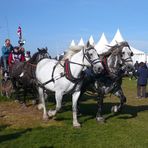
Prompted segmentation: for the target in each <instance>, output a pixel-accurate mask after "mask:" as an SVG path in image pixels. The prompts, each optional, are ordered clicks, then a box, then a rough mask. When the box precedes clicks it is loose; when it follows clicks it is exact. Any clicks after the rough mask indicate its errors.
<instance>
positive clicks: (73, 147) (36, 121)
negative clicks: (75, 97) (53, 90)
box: [0, 79, 148, 148]
mask: <svg viewBox="0 0 148 148" xmlns="http://www.w3.org/2000/svg"><path fill="white" fill-rule="evenodd" d="M123 90H124V92H125V94H126V96H127V104H126V105H125V107H124V109H123V111H122V113H121V114H118V115H114V114H113V113H111V111H110V110H111V106H113V105H114V104H116V103H118V102H119V100H118V99H117V98H116V97H114V96H107V97H106V98H105V105H104V117H105V118H106V123H103V124H101V123H97V122H96V120H95V114H96V111H97V108H96V101H95V99H94V98H93V97H91V96H87V97H86V96H85V97H86V100H85V101H82V102H81V104H80V107H81V110H82V115H81V116H80V117H79V121H80V122H81V124H82V128H79V129H75V128H73V127H72V112H71V99H70V98H68V97H66V98H65V100H66V101H65V103H64V107H63V110H62V112H61V113H59V114H58V115H57V117H56V118H55V119H54V120H53V119H52V120H49V121H47V122H44V121H42V113H41V112H40V111H38V110H37V109H36V107H33V106H31V105H30V106H29V107H28V108H27V109H23V108H21V107H20V105H19V104H17V103H14V101H7V100H6V99H4V98H1V99H0V100H1V101H0V148H51V147H59V148H99V147H100V148H119V147H123V148H124V147H125V148H127V147H128V148H147V147H148V99H142V100H138V99H136V81H135V80H129V79H125V80H124V83H123ZM48 107H54V102H50V103H48Z"/></svg>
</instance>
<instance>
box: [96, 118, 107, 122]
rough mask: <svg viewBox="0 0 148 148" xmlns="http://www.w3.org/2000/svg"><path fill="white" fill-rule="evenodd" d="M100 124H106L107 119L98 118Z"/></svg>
mask: <svg viewBox="0 0 148 148" xmlns="http://www.w3.org/2000/svg"><path fill="white" fill-rule="evenodd" d="M96 120H97V122H98V123H105V122H106V121H105V119H104V118H103V117H96Z"/></svg>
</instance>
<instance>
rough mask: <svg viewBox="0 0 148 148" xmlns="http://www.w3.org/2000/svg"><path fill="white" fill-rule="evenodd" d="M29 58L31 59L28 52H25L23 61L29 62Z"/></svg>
mask: <svg viewBox="0 0 148 148" xmlns="http://www.w3.org/2000/svg"><path fill="white" fill-rule="evenodd" d="M30 58H31V54H30V51H26V54H25V60H26V61H28V60H30Z"/></svg>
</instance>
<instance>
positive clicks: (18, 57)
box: [8, 46, 25, 67]
mask: <svg viewBox="0 0 148 148" xmlns="http://www.w3.org/2000/svg"><path fill="white" fill-rule="evenodd" d="M23 61H25V57H24V55H23V54H22V53H21V52H20V51H19V47H17V46H16V47H14V48H13V51H12V52H11V53H10V54H9V58H8V63H9V67H11V66H12V64H14V63H17V62H23Z"/></svg>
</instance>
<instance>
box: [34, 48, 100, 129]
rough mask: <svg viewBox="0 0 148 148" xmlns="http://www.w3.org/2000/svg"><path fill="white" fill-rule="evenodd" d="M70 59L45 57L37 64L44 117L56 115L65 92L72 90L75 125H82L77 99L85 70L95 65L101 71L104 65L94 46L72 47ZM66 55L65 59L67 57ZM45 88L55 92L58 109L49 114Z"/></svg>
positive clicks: (95, 70) (94, 67)
mask: <svg viewBox="0 0 148 148" xmlns="http://www.w3.org/2000/svg"><path fill="white" fill-rule="evenodd" d="M66 57H68V60H65V61H64V65H63V63H60V62H57V61H56V60H53V59H43V60H42V61H40V62H39V63H38V64H37V67H36V78H37V81H38V84H39V99H40V101H41V104H40V105H39V106H38V107H39V108H40V109H41V108H43V119H47V118H48V116H49V117H52V116H55V115H56V113H57V112H58V111H59V110H60V108H61V102H62V98H63V95H64V94H67V93H69V92H72V107H73V126H74V127H80V123H79V122H78V120H77V101H78V98H79V95H80V92H81V90H80V88H81V85H82V82H83V78H82V77H83V76H82V75H83V72H82V71H83V70H84V68H86V67H91V66H92V67H93V70H94V72H95V73H101V72H102V70H103V66H102V64H101V61H100V59H99V57H98V54H97V52H96V50H95V49H94V47H92V46H91V47H86V48H82V47H71V49H70V50H69V52H68V53H67V54H66ZM66 57H64V59H67V58H66ZM44 90H49V91H52V92H55V99H56V109H55V110H49V111H48V116H47V111H46V107H45V95H44Z"/></svg>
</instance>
